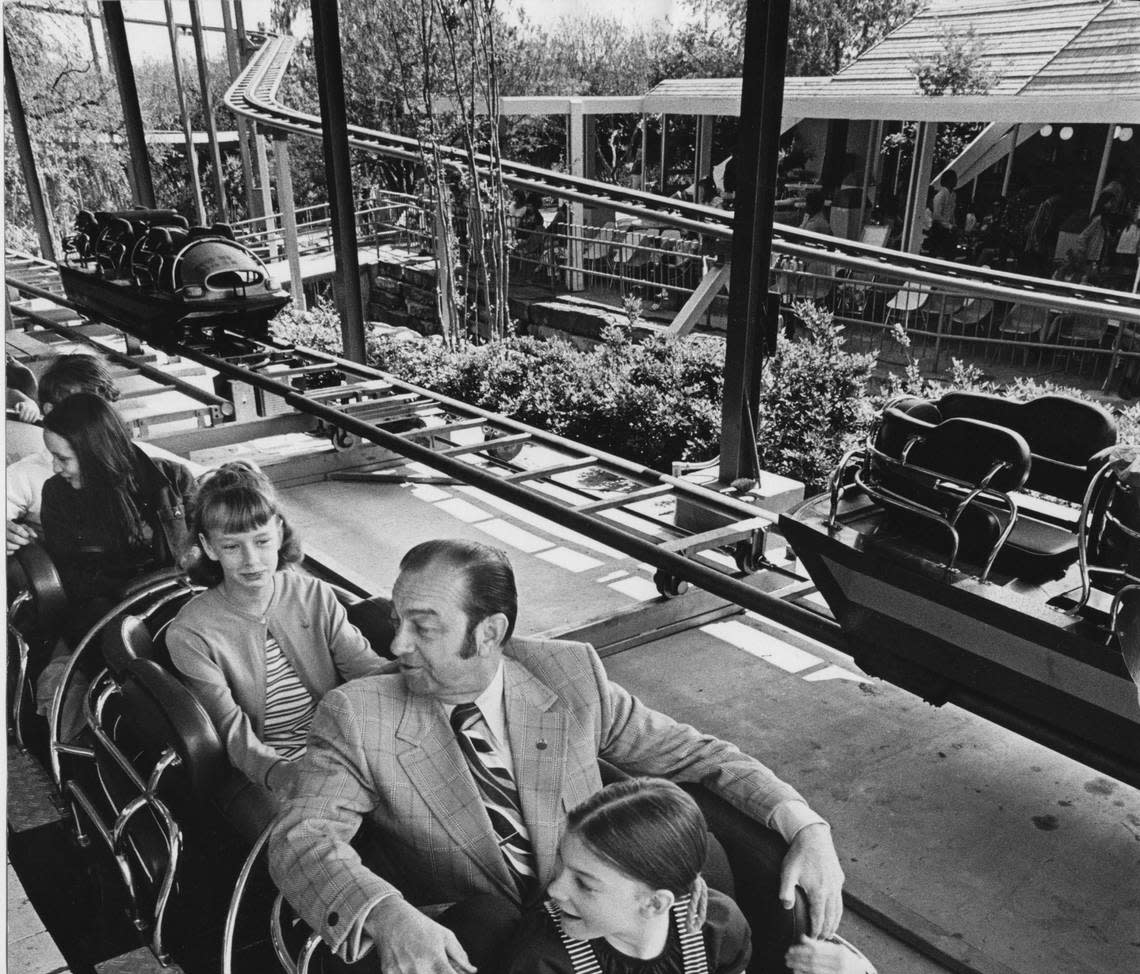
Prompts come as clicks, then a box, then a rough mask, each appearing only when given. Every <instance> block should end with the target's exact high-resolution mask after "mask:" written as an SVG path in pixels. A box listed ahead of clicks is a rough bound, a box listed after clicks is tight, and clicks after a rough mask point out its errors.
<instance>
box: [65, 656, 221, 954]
mask: <svg viewBox="0 0 1140 974" xmlns="http://www.w3.org/2000/svg"><path fill="white" fill-rule="evenodd" d="M85 707H86V712H87V719H88V724H89V726H90V740H91V741H92V746H91V759H90V761H91V764H90V765H89V766H87V767H85V768H80V769H77V770H78V771H79V773H77V774H74V775H71V776H69V777H68V778H67V779H66V780H65V783H64V794H65V796H66V797H67V798H68V799H69V803H70V805H71V807H72V810H73V812H74V814H75V820H76V825H77V827H78V829H79V832H80V836H81V838H83V839H85V838H86V837H87V835H90V834H92V833H93V834H94V836H95V837H97V838H99V839H100V840H101V844H102V845H103V846H105V847H106V848H107V850H108V851H109V853H110V854H111V862H112V863H113V872H114V873H116V874H117V875H118V876H119V877H120V878H121V880H122V888H123V893H124V895H125V897H126V902H127V909H128V914H129V915H130V918H131V919H132V920H133V921H134V923H135V924H136V926H137V927H138V928H139V929H140V930H141V931H146V932H147V933H148V934H149V937H150V947H151V949H152V951H153V952H154V953H155V955H156V956H158V957H159V959H160V960H164V961H165V960H167V959H168V957H167V955H166V950H165V939H166V938H165V933H164V918H165V914H166V908H167V906H168V905H169V902H170V900H171V898H172V896H175V895H179V896H182V895H187V896H193V895H195V894H196V892H197V891H198V890H199V889H200V888H201V887H202V884H203V873H204V874H205V875H208V872H209V868H210V867H208V866H207V865H206V863H207V860H208V859H210V858H211V857H212V854H213V853H215V852H216V851H217V850H218V848H219V842H218V841H217V839H216V838H215V836H217V835H218V832H217V825H218V822H219V819H218V817H217V814H216V812H215V811H214V809H213V807H212V799H213V796H214V795H215V794H216V793H217V790H218V788H219V786H220V784H221V782H222V780H223V779H224V776H225V773H226V771H227V769H228V762H227V761H226V757H225V751H224V749H223V747H222V744H221V741H220V740H219V738H218V736H217V733H216V732H215V730H214V726H213V723H212V722H211V720H210V718H209V716H208V715H207V714H206V712H205V711H204V710H203V709H202V708H201V706H200V705H199V704H198V702H197V700H195V699H194V697H193V695H192V694H191V693H190V691H189V690H187V689H186V688H185V687H184V686H182V684H181V683H179V682H178V680H177V679H175V678H174V677H173V676H172V675H171V674H169V673H167V672H166V671H164V670H163V669H162V667H160V666H159V665H158V664H157V663H155V662H154V661H153V660H147V659H132V660H129V661H128V662H127V663H126V665H125V667H124V669H123V670H122V671H121V672H118V673H116V672H113V671H112V670H110V669H106V670H104V671H103V672H102V673H101V674H100V675H99V676H98V677H96V679H95V680H94V681H93V682H92V684H91V686H90V688H89V689H88V691H87V697H86V704H85ZM92 771H93V773H92ZM184 845H189V846H190V847H191V848H192V849H193V855H189V856H185V857H184V856H183V855H182V849H183V846H184ZM215 868H216V867H215ZM188 873H190V874H194V875H193V879H190V878H187V874H188ZM180 879H185V882H183V883H182V884H181V887H180V886H179V880H180Z"/></svg>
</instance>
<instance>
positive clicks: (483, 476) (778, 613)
mask: <svg viewBox="0 0 1140 974" xmlns="http://www.w3.org/2000/svg"><path fill="white" fill-rule="evenodd" d="M297 351H298V352H301V353H304V352H305V351H306V350H303V349H298V350H297ZM180 354H184V355H185V356H186V357H187V358H191V359H193V360H195V361H197V362H199V363H201V364H202V365H205V366H207V367H209V368H212V369H215V370H217V371H218V373H219V374H221V375H223V376H225V377H227V378H230V379H236V380H238V381H241V382H247V383H249V384H250V385H253V386H255V387H257V388H260V389H262V390H264V391H266V392H269V393H271V394H273V395H276V396H280V397H281V398H282V399H284V400H285V402H286V403H288V404H289V405H290V406H293V407H294V408H295V409H297V410H298V411H299V412H302V413H306V414H308V415H311V416H314V417H316V418H318V419H321V420H324V421H325V422H326V423H329V424H330V425H332V426H335V427H337V428H339V429H342V430H344V431H345V432H348V433H352V434H354V435H356V436H359V437H361V438H362V439H366V440H369V441H370V442H372V443H376V444H377V445H378V446H382V447H385V448H387V449H389V450H391V451H392V452H394V453H397V454H400V455H402V456H404V457H406V458H407V459H409V460H412V461H415V462H418V463H422V464H424V465H425V466H428V467H431V468H432V469H433V470H437V471H439V472H440V473H443V474H446V475H449V476H452V477H455V478H456V479H458V480H460V481H463V482H464V483H467V484H470V485H471V486H473V487H477V488H479V489H480V490H484V491H486V492H487V493H489V494H492V495H493V496H496V497H499V498H501V499H503V500H505V501H508V502H509V503H511V504H515V505H517V506H518V507H521V508H523V509H525V510H527V511H530V512H531V513H533V514H537V515H539V516H541V517H544V518H546V519H547V520H550V521H552V522H554V523H555V524H558V525H560V526H561V527H565V528H569V529H570V530H572V531H577V532H578V533H580V534H583V535H586V536H587V537H590V538H593V539H595V540H597V541H600V542H602V543H603V544H606V545H608V546H610V547H612V548H616V549H617V550H619V551H622V552H624V553H625V554H627V555H629V556H631V557H633V558H636V559H638V560H639V561H643V562H646V563H647V564H650V565H653V566H655V567H656V568H659V569H662V570H663V571H665V572H667V573H669V574H670V575H672V576H674V577H675V578H679V579H684V580H685V581H688V582H691V583H692V584H694V585H697V586H699V587H700V588H702V589H704V590H705V591H707V592H711V593H712V594H714V595H718V596H720V597H721V598H723V599H726V600H728V601H730V602H734V603H735V604H737V605H740V606H742V607H743V608H745V609H751V610H752V611H754V612H757V613H759V614H761V615H764V616H766V617H768V618H770V619H774V620H775V621H777V622H780V623H782V624H784V625H787V626H789V627H791V628H793V629H796V630H797V631H799V632H802V633H804V634H806V635H810V636H812V637H813V638H815V639H818V640H819V641H820V642H823V643H826V644H827V645H830V646H835V647H837V648H842V647H843V646H845V645H846V642H845V639H844V637H843V634H842V631H841V630H840V628H839V625H838V624H837V623H835V622H833V621H832V620H830V619H826V618H824V617H823V616H821V615H819V614H818V613H816V612H814V611H812V610H810V609H805V608H802V607H800V606H798V605H793V604H791V603H788V602H784V601H782V600H781V599H778V598H774V597H773V596H771V595H768V594H766V593H764V592H761V591H759V590H758V589H756V588H754V587H752V586H751V585H749V584H747V583H746V582H744V581H742V580H740V579H737V578H734V577H732V576H730V575H728V574H725V573H723V572H720V571H718V570H717V569H715V568H712V567H710V566H708V565H705V564H702V563H700V562H697V561H695V560H693V559H692V558H690V557H686V556H685V555H683V554H677V553H674V552H673V551H669V550H667V549H666V548H664V547H662V546H660V545H658V544H655V543H654V542H652V541H649V540H646V539H645V538H644V537H642V536H640V535H638V534H635V533H634V532H632V531H630V530H628V529H626V528H623V527H622V526H620V525H619V524H617V523H616V522H614V521H612V520H608V519H606V518H604V517H591V516H589V515H588V514H585V513H582V512H580V511H577V510H575V509H573V508H568V507H566V506H565V505H564V504H562V503H560V502H559V501H557V500H556V499H554V498H552V497H550V496H549V495H546V494H543V493H542V492H541V491H539V490H538V489H537V488H532V487H530V486H528V485H527V483H526V482H525V481H524V482H519V481H516V482H508V481H506V480H504V479H503V478H502V477H499V476H496V475H495V474H493V473H491V472H489V471H488V470H486V469H484V468H482V467H478V466H475V465H472V464H469V463H465V462H463V460H461V459H459V458H457V457H453V456H449V455H447V454H441V453H437V452H436V451H434V450H432V449H431V448H430V447H426V446H421V445H420V444H418V443H416V442H415V441H414V440H410V439H408V438H407V435H404V436H401V435H399V434H396V433H390V432H388V431H387V430H384V429H380V428H379V427H377V426H374V425H372V424H371V423H368V422H365V421H363V420H360V419H357V418H356V417H354V416H352V415H350V414H347V413H345V412H343V411H341V410H339V409H337V408H335V407H333V406H329V405H326V404H324V403H320V402H314V401H312V400H311V399H309V398H307V397H306V396H305V395H304V394H303V393H301V392H298V391H297V390H296V389H294V388H293V387H292V386H291V385H288V384H286V383H283V382H280V381H277V380H276V379H273V378H271V377H269V376H265V375H261V374H260V373H257V372H253V371H251V370H249V369H247V368H243V367H240V366H235V365H232V364H231V363H229V362H227V361H226V360H225V359H221V358H217V357H215V356H212V355H210V354H208V353H207V352H205V351H202V350H199V349H195V348H192V347H190V348H185V349H182V350H180ZM327 358H328V359H329V360H330V361H332V362H335V363H336V364H337V366H338V367H340V368H344V369H349V368H352V369H354V370H355V371H358V372H367V373H369V374H371V375H373V376H374V377H376V378H382V379H386V380H388V381H391V382H392V384H393V386H396V387H400V388H404V389H408V390H410V391H415V392H418V393H420V394H422V395H424V396H425V397H430V398H432V399H435V400H437V401H438V402H440V403H442V404H445V405H451V406H452V407H453V408H457V409H461V410H463V411H464V412H474V413H476V414H478V415H482V416H485V417H486V418H487V419H488V420H491V421H493V422H495V423H497V424H502V425H504V426H508V427H513V428H516V429H519V430H521V431H524V432H527V433H529V434H533V439H534V440H535V441H536V442H543V441H548V442H554V443H561V444H564V446H563V447H562V448H563V449H572V450H573V451H574V452H576V453H582V452H588V453H590V454H592V455H593V456H596V457H598V458H599V459H600V460H602V459H608V458H607V456H606V454H604V453H602V452H601V451H597V450H587V449H586V448H585V447H584V446H582V445H581V444H576V443H572V442H571V441H568V440H562V439H561V438H560V437H552V436H551V435H550V434H543V433H541V431H538V430H535V429H533V428H532V427H528V426H525V425H524V424H522V423H517V422H515V421H513V420H508V419H507V418H506V417H503V416H498V415H496V414H494V413H487V412H485V411H483V410H479V409H476V408H475V407H472V406H470V405H468V404H466V403H459V402H457V401H455V400H449V399H447V398H446V397H443V396H440V395H439V394H438V393H433V392H430V391H428V390H426V389H420V388H419V387H416V386H411V385H409V384H408V383H404V382H402V381H400V380H398V379H396V378H395V377H393V376H390V375H387V374H386V373H383V372H381V371H379V370H378V369H371V368H370V367H368V366H361V365H358V364H356V363H352V362H349V361H348V360H347V359H339V358H337V357H335V356H327ZM417 432H419V431H417ZM425 432H429V433H430V429H428V430H426V431H425ZM493 448H494V441H490V442H488V443H487V444H486V445H485V447H484V449H493ZM613 459H615V460H616V459H618V458H613ZM622 462H623V463H628V461H622ZM642 469H644V470H645V471H646V473H647V474H652V476H653V478H654V479H659V480H660V481H661V482H665V483H668V482H671V481H673V479H674V478H671V477H666V476H665V475H664V474H659V473H657V472H656V471H649V470H648V468H642ZM671 486H674V485H673V484H671ZM686 486H687V487H690V488H691V485H686ZM692 489H693V491H694V493H695V494H698V496H703V494H704V493H705V492H704V491H702V490H700V489H699V488H692ZM708 493H713V492H708ZM716 497H717V500H718V501H720V502H724V501H726V500H728V498H724V497H720V496H719V495H716ZM737 503H739V502H737ZM741 506H744V507H747V505H741ZM749 513H750V514H751V516H752V517H755V516H756V515H758V514H762V513H764V512H763V511H761V510H758V509H755V508H752V509H751V510H750V512H749Z"/></svg>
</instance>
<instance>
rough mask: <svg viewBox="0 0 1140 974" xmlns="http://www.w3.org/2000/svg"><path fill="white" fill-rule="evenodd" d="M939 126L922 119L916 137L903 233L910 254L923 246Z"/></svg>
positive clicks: (904, 243) (905, 247) (905, 250)
mask: <svg viewBox="0 0 1140 974" xmlns="http://www.w3.org/2000/svg"><path fill="white" fill-rule="evenodd" d="M937 129H938V125H937V123H936V122H919V123H918V131H917V132H916V133H915V137H914V154H913V155H912V156H911V161H910V179H909V181H908V183H907V194H906V214H905V217H904V220H905V222H904V223H903V236H902V239H903V248H904V252H906V253H909V254H917V253H918V252H919V250H920V249H921V247H922V231H923V225H922V224H923V216H924V214H925V213H926V194H927V191H928V190H929V188H930V174H931V170H932V169H933V165H934V142H935V135H936V134H937Z"/></svg>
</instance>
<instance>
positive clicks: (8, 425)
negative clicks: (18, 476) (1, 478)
mask: <svg viewBox="0 0 1140 974" xmlns="http://www.w3.org/2000/svg"><path fill="white" fill-rule="evenodd" d="M4 383H5V390H6V397H7V398H6V406H7V410H8V412H7V420H6V422H5V424H4V463H5V465H6V466H10V465H11V464H13V463H16V462H17V461H18V460H22V459H23V458H24V457H26V456H30V455H31V454H33V453H38V452H39V451H40V450H42V449H43V435H42V433H41V432H40V430H39V428H38V427H37V426H36V424H37V423H39V421H40V420H41V419H43V414H42V413H41V412H40V404H39V403H38V402H37V393H36V377H35V375H33V373H32V370H31V369H29V368H28V367H27V366H26V365H23V364H21V363H20V362H17V361H16V360H15V359H14V358H12V356H11V355H8V356H7V358H6V361H5V368H4Z"/></svg>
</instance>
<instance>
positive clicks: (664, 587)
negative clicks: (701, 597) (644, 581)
mask: <svg viewBox="0 0 1140 974" xmlns="http://www.w3.org/2000/svg"><path fill="white" fill-rule="evenodd" d="M653 584H654V585H656V586H657V591H658V592H660V593H661V594H662V596H664V597H665V598H667V599H675V598H676V597H677V596H678V595H684V594H685V593H686V592H687V591H688V590H689V583H688V582H687V581H685V579H683V578H678V577H677V576H676V575H670V574H669V573H668V572H667V571H665V569H664V568H658V569H657V571H656V572H654V573H653Z"/></svg>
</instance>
